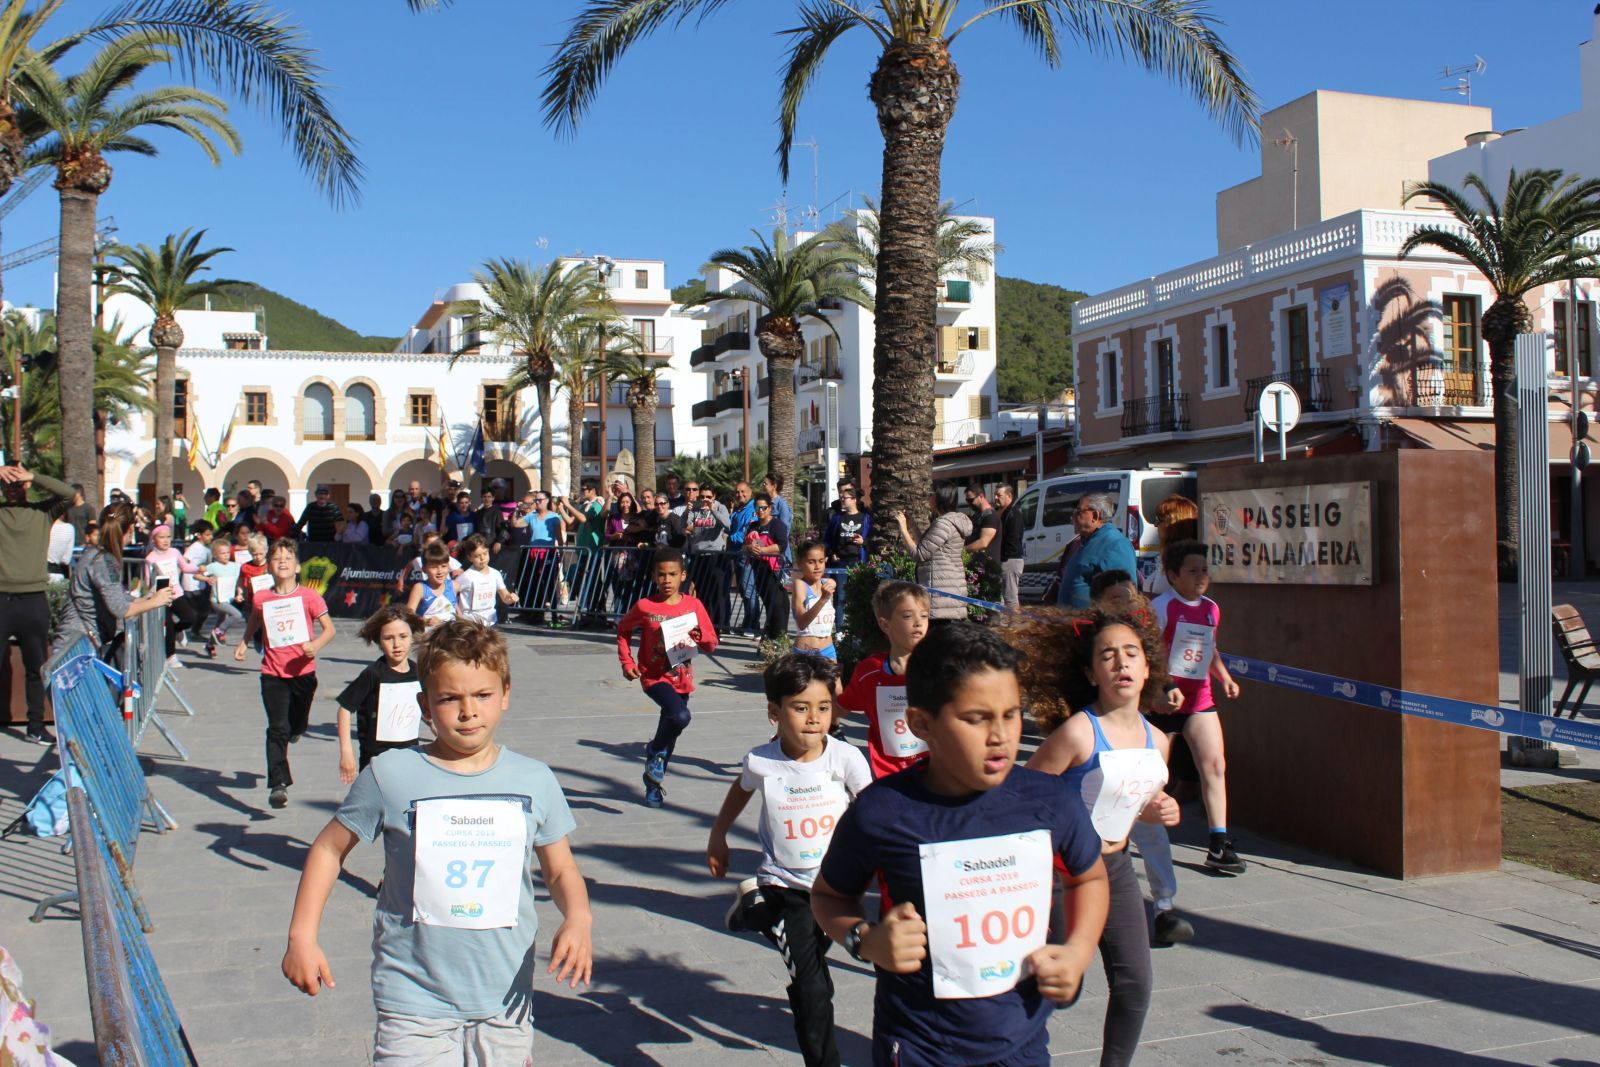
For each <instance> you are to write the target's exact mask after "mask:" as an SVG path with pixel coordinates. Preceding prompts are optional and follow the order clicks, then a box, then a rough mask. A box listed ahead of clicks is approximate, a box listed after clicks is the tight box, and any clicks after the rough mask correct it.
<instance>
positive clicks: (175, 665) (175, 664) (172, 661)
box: [167, 652, 183, 671]
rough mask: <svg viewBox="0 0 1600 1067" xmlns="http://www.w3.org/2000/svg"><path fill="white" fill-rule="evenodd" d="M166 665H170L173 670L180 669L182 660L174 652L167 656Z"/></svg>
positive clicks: (181, 668)
mask: <svg viewBox="0 0 1600 1067" xmlns="http://www.w3.org/2000/svg"><path fill="white" fill-rule="evenodd" d="M167 666H168V667H171V668H172V669H173V670H175V671H181V670H183V660H181V659H179V658H178V654H177V653H176V652H174V653H173V654H172V655H170V656H168V657H167Z"/></svg>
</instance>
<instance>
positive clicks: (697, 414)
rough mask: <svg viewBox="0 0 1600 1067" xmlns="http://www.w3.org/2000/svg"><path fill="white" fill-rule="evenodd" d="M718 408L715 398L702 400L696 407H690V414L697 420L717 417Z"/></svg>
mask: <svg viewBox="0 0 1600 1067" xmlns="http://www.w3.org/2000/svg"><path fill="white" fill-rule="evenodd" d="M717 410H718V408H717V402H716V400H715V399H712V400H702V401H700V402H699V403H698V404H696V405H695V406H694V407H692V408H690V409H689V415H690V417H691V418H693V419H694V421H695V422H699V421H700V420H701V419H712V418H716V415H717Z"/></svg>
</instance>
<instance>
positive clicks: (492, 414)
mask: <svg viewBox="0 0 1600 1067" xmlns="http://www.w3.org/2000/svg"><path fill="white" fill-rule="evenodd" d="M478 410H479V411H480V412H482V413H483V437H484V440H486V441H515V440H516V439H517V436H516V434H517V398H516V397H515V396H513V395H511V394H509V393H507V392H506V387H505V386H504V385H501V384H498V383H496V384H486V385H484V387H483V396H482V402H481V403H480V405H479V407H478Z"/></svg>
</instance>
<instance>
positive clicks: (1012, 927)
mask: <svg viewBox="0 0 1600 1067" xmlns="http://www.w3.org/2000/svg"><path fill="white" fill-rule="evenodd" d="M972 921H973V916H970V915H957V916H955V924H956V929H957V930H959V931H960V932H961V939H960V940H959V941H957V942H956V948H977V947H978V942H977V941H975V940H973V937H972ZM1038 922H1039V917H1038V916H1037V915H1036V914H1034V911H1033V907H1032V906H1031V905H1028V904H1024V905H1022V906H1021V907H1019V908H1016V909H1015V910H1013V911H1011V912H1005V911H989V912H984V914H983V915H981V916H979V917H978V919H977V924H978V936H979V937H982V938H983V940H984V942H985V943H986V944H990V945H1002V944H1005V943H1006V942H1007V941H1010V940H1011V939H1012V938H1017V939H1024V938H1027V937H1029V936H1031V935H1032V934H1033V931H1034V930H1035V929H1036V928H1037V926H1038Z"/></svg>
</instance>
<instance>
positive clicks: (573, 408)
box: [567, 391, 606, 500]
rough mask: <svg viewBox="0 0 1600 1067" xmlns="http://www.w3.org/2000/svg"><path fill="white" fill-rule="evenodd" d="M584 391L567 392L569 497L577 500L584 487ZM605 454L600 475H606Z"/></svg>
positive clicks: (601, 462) (601, 461)
mask: <svg viewBox="0 0 1600 1067" xmlns="http://www.w3.org/2000/svg"><path fill="white" fill-rule="evenodd" d="M584 406H585V405H584V397H583V393H582V391H577V392H571V391H569V392H568V394H567V499H568V500H577V499H578V497H579V495H580V493H581V490H582V488H583V412H584ZM605 473H606V464H605V459H604V455H603V453H602V458H601V460H600V476H601V477H602V478H604V477H605Z"/></svg>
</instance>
